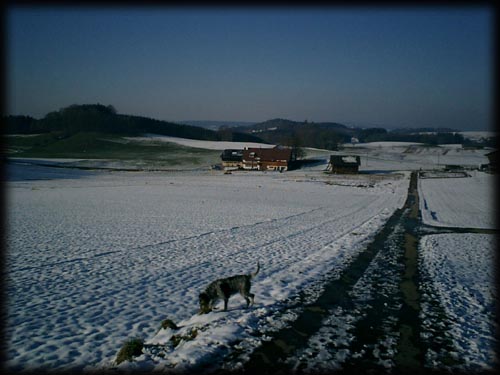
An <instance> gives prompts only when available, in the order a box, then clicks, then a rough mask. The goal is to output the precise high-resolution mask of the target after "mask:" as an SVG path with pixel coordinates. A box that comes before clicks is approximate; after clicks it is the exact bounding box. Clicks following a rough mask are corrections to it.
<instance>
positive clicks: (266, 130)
mask: <svg viewBox="0 0 500 375" xmlns="http://www.w3.org/2000/svg"><path fill="white" fill-rule="evenodd" d="M233 129H234V131H237V132H239V133H247V134H253V135H256V136H258V137H259V138H261V139H262V140H264V141H266V142H268V143H274V144H282V145H287V146H295V147H314V148H323V149H328V150H335V149H337V147H338V145H339V144H341V143H345V142H350V140H351V137H352V136H354V135H355V134H356V130H355V129H352V128H349V127H347V126H345V125H342V124H339V123H336V122H320V123H315V122H307V121H304V122H298V121H292V120H287V119H281V118H276V119H272V120H268V121H264V122H261V123H258V124H254V125H250V126H245V127H236V128H233Z"/></svg>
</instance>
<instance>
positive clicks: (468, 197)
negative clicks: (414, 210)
mask: <svg viewBox="0 0 500 375" xmlns="http://www.w3.org/2000/svg"><path fill="white" fill-rule="evenodd" d="M470 173H471V177H464V178H429V179H419V192H420V210H421V212H422V219H423V221H424V223H427V224H431V225H436V226H449V227H464V228H490V229H493V228H495V219H494V218H495V217H496V207H495V205H494V204H492V202H493V197H494V188H495V182H494V181H495V176H494V175H490V174H487V173H483V172H478V171H475V172H470Z"/></svg>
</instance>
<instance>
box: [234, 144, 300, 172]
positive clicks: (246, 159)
mask: <svg viewBox="0 0 500 375" xmlns="http://www.w3.org/2000/svg"><path fill="white" fill-rule="evenodd" d="M291 161H292V149H291V148H285V147H281V146H276V147H274V148H247V149H245V150H243V158H242V162H243V169H247V170H258V171H280V172H283V171H286V170H288V168H289V167H290V162H291Z"/></svg>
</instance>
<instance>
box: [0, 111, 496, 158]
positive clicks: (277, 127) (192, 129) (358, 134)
mask: <svg viewBox="0 0 500 375" xmlns="http://www.w3.org/2000/svg"><path fill="white" fill-rule="evenodd" d="M3 120H4V121H2V123H3V124H4V125H3V128H2V133H3V134H42V133H49V134H50V135H51V136H52V138H55V139H64V138H68V137H70V136H73V135H75V134H78V133H80V132H83V133H88V132H94V133H106V134H113V135H128V136H134V135H140V134H144V133H155V134H160V135H167V136H171V137H180V138H188V139H198V140H209V141H233V142H257V143H270V144H280V145H284V146H291V147H313V148H320V149H327V150H336V149H338V147H339V146H340V145H341V144H343V143H349V142H351V140H352V139H353V138H355V139H357V140H358V141H359V142H362V143H363V142H381V141H396V142H419V143H426V144H430V145H438V144H463V145H465V146H479V147H484V146H488V147H496V140H497V137H495V138H488V139H482V140H471V139H465V138H464V137H463V135H461V134H459V133H458V132H456V131H455V130H453V129H448V128H428V127H427V128H413V129H407V128H405V129H393V130H390V131H388V130H387V129H384V128H359V127H351V126H346V125H344V124H340V123H336V122H318V123H316V122H308V121H303V122H300V121H293V120H288V119H282V118H276V119H272V120H267V121H264V122H261V123H256V124H252V123H248V122H224V121H191V124H196V123H198V124H202V125H203V127H202V126H194V125H189V124H179V123H173V122H167V121H160V120H155V119H151V118H147V117H140V116H133V115H123V114H118V113H117V112H116V110H115V108H114V107H113V106H111V105H108V106H104V105H101V104H85V105H76V104H75V105H71V106H69V107H66V108H62V109H60V110H59V111H53V112H50V113H49V114H47V115H46V116H45V117H44V118H42V119H34V118H32V117H29V116H7V117H4V118H3ZM215 126H218V130H213V129H210V127H215Z"/></svg>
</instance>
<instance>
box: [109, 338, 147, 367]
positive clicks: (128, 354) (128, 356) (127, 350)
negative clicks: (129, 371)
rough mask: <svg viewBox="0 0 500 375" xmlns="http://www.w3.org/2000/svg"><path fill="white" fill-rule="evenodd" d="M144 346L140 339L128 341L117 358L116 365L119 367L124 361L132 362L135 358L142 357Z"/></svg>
mask: <svg viewBox="0 0 500 375" xmlns="http://www.w3.org/2000/svg"><path fill="white" fill-rule="evenodd" d="M143 346H144V342H143V340H142V339H139V338H134V339H130V340H128V341H126V342H125V344H123V346H122V348H121V349H120V351H119V352H118V355H117V356H116V364H117V365H119V364H120V363H122V362H123V361H131V360H132V359H133V358H134V357H138V356H140V355H141V354H142V348H143Z"/></svg>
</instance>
